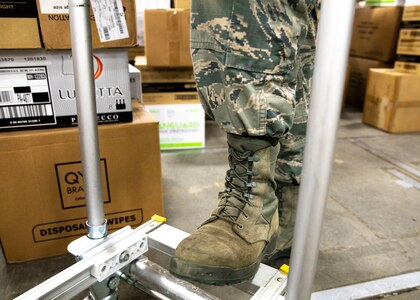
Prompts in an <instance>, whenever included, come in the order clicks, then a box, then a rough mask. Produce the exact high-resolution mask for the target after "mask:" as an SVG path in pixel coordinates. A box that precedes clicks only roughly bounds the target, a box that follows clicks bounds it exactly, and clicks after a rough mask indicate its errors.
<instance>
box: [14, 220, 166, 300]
mask: <svg viewBox="0 0 420 300" xmlns="http://www.w3.org/2000/svg"><path fill="white" fill-rule="evenodd" d="M162 224H163V223H162V222H158V221H154V220H151V221H148V222H146V223H145V224H143V225H141V226H139V227H137V228H136V229H132V228H131V227H130V226H126V227H124V228H122V229H120V230H118V231H116V232H114V233H112V234H110V235H108V236H107V237H106V238H104V239H101V240H92V239H89V238H88V237H86V236H83V237H81V238H79V239H77V240H75V241H74V242H72V243H70V244H69V246H68V250H69V252H70V253H72V254H73V255H75V256H76V257H77V259H78V262H77V263H75V264H74V265H72V266H70V267H69V268H67V269H65V270H63V271H62V272H60V273H58V274H57V275H55V276H53V277H51V278H50V279H48V280H47V281H45V282H43V283H41V284H39V285H38V286H36V287H34V288H32V289H31V290H29V291H27V292H26V293H24V294H22V295H21V296H19V297H17V298H16V299H18V300H23V299H25V300H34V299H69V298H71V297H73V296H76V295H78V294H79V293H81V292H82V291H83V290H85V289H86V288H88V287H90V286H92V285H93V284H95V283H97V282H100V281H103V280H104V279H106V278H108V277H109V276H111V275H112V274H113V273H115V272H116V271H117V270H119V269H121V268H123V267H125V266H127V265H128V264H130V262H132V261H133V260H134V259H136V258H138V257H139V256H141V255H142V254H143V253H145V252H146V251H147V250H148V243H147V234H148V233H149V232H151V231H153V230H155V229H156V228H158V227H159V226H160V225H162Z"/></svg>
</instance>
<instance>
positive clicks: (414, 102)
mask: <svg viewBox="0 0 420 300" xmlns="http://www.w3.org/2000/svg"><path fill="white" fill-rule="evenodd" d="M406 4H407V3H406ZM419 25H420V6H407V5H406V6H404V11H403V15H402V28H401V30H400V31H399V39H398V45H397V50H396V54H397V61H396V62H395V67H394V69H371V70H370V71H369V80H368V83H367V88H366V93H365V101H364V102H365V103H364V109H363V122H365V123H366V124H370V125H373V126H375V127H377V128H380V129H382V130H385V131H387V132H416V131H420V71H419V70H420V67H419V61H420V46H419V45H420V29H419V28H420V26H419Z"/></svg>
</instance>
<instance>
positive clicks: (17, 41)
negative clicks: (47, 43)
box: [0, 0, 41, 49]
mask: <svg viewBox="0 0 420 300" xmlns="http://www.w3.org/2000/svg"><path fill="white" fill-rule="evenodd" d="M37 17H38V13H37V10H36V4H35V2H34V1H32V0H31V1H22V0H7V1H4V0H0V28H1V30H0V49H23V48H25V49H28V48H41V37H40V34H39V28H38V20H37Z"/></svg>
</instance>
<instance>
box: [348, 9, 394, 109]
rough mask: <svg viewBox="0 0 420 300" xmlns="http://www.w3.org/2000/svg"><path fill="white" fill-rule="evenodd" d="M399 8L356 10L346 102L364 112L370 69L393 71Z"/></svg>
mask: <svg viewBox="0 0 420 300" xmlns="http://www.w3.org/2000/svg"><path fill="white" fill-rule="evenodd" d="M401 14H402V7H399V6H392V7H357V8H356V11H355V16H354V23H353V33H352V40H351V45H350V57H349V72H350V76H349V84H348V94H347V99H346V102H347V103H349V104H351V105H352V106H355V107H357V108H363V103H364V96H365V91H366V83H367V78H368V74H369V69H371V68H392V65H393V63H394V60H395V48H396V45H397V41H398V32H399V28H400V23H401Z"/></svg>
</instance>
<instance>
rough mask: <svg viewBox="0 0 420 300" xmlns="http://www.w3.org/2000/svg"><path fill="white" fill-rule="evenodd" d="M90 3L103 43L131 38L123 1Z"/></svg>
mask: <svg viewBox="0 0 420 300" xmlns="http://www.w3.org/2000/svg"><path fill="white" fill-rule="evenodd" d="M90 2H91V5H92V10H93V14H94V16H95V22H96V27H97V28H98V33H99V38H100V39H101V42H109V41H114V40H120V39H125V38H128V37H129V35H128V28H127V21H126V20H125V15H124V9H123V5H122V2H121V0H91V1H90Z"/></svg>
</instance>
